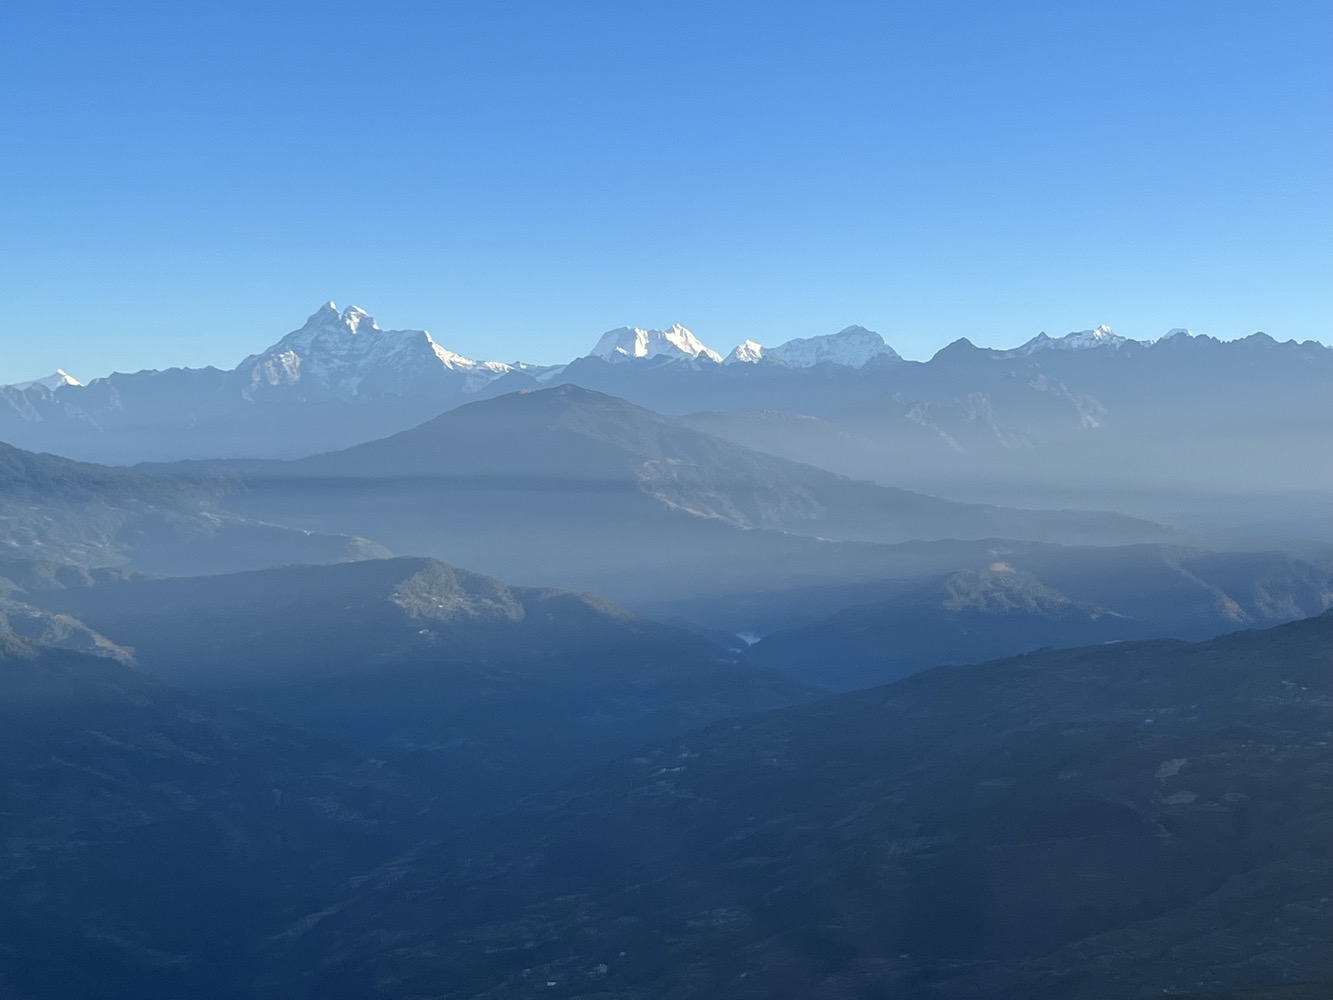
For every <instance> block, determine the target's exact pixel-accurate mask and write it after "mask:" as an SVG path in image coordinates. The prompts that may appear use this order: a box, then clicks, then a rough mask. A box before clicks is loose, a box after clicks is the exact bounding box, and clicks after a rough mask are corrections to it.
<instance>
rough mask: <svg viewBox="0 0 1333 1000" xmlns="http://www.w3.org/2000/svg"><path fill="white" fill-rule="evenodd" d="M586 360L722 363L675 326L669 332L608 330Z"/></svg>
mask: <svg viewBox="0 0 1333 1000" xmlns="http://www.w3.org/2000/svg"><path fill="white" fill-rule="evenodd" d="M589 357H594V358H602V359H603V360H604V361H610V362H613V363H615V362H625V361H632V360H634V359H636V358H645V359H646V358H663V357H664V358H669V359H671V360H674V361H696V362H697V361H711V362H713V363H714V364H720V363H721V361H722V355H720V354H718V353H717V352H716V351H711V350H709V349H708V348H707V347H705V346H704V345H703V344H702V343H701V342H700V341H699V338H698V337H696V336H695V335H694V334H692V333H690V331H689V330H687V329H685V327H683V326H681V325H680V324H679V323H676V324H675V325H673V326H672V327H671V328H670V329H669V330H641V329H639V328H638V327H637V326H634V327H630V326H622V327H620V328H619V329H617V330H608V331H607V332H606V333H604V334H602V338H601V339H600V340H599V341H597V346H596V347H594V348H593V349H592V353H591V354H590V355H589Z"/></svg>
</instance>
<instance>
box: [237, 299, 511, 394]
mask: <svg viewBox="0 0 1333 1000" xmlns="http://www.w3.org/2000/svg"><path fill="white" fill-rule="evenodd" d="M514 370H515V369H514V367H513V366H511V365H507V364H505V363H504V362H501V361H473V360H472V359H471V358H465V357H463V356H462V355H461V354H455V353H454V352H453V351H450V350H448V349H446V348H444V347H441V346H440V345H439V344H437V343H436V342H435V341H434V340H432V339H431V336H430V334H429V333H427V332H426V331H425V330H381V329H380V328H379V325H378V324H377V323H376V322H375V320H374V318H373V317H371V316H370V314H369V313H367V312H366V311H365V310H364V309H360V308H358V307H356V306H349V307H348V308H346V309H344V310H343V311H342V312H341V313H339V312H338V308H337V306H335V305H334V304H333V303H332V302H328V303H325V304H324V305H323V306H321V307H320V308H319V309H318V310H317V311H316V312H315V313H314V315H312V316H311V317H310V318H309V319H308V320H306V322H305V325H304V326H302V327H301V328H300V329H299V330H294V331H293V332H291V333H289V334H287V336H285V337H283V338H282V339H281V340H280V341H278V342H277V343H276V344H274V345H273V346H272V347H270V348H269V349H268V350H266V351H264V352H263V353H262V354H256V355H252V356H251V357H249V358H246V359H245V360H244V361H242V362H241V364H240V365H239V366H238V367H237V369H236V372H237V374H238V375H240V376H241V377H242V378H243V379H244V381H245V384H246V388H245V390H244V392H245V395H246V396H247V397H251V396H253V395H254V394H255V393H257V392H264V391H267V390H271V389H275V388H278V387H282V386H296V387H299V388H300V389H302V390H304V391H306V392H312V391H313V392H315V393H318V394H321V395H334V396H339V397H350V396H356V395H359V394H361V393H362V392H364V391H366V390H368V389H371V388H374V389H381V390H382V389H391V388H392V386H394V385H395V384H400V385H405V384H411V383H413V382H417V381H419V380H420V379H422V378H429V377H431V376H432V375H435V376H438V375H439V374H440V373H441V372H442V371H447V372H458V373H460V374H462V375H463V376H464V387H463V388H464V391H465V392H475V391H477V390H479V389H481V388H482V387H484V386H485V385H487V384H488V383H489V382H492V381H494V380H495V379H497V378H499V377H500V376H502V375H505V374H508V373H509V372H511V371H514Z"/></svg>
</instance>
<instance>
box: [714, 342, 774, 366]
mask: <svg viewBox="0 0 1333 1000" xmlns="http://www.w3.org/2000/svg"><path fill="white" fill-rule="evenodd" d="M763 360H764V348H763V346H762V345H761V344H760V343H759V342H758V341H754V340H745V341H742V342H741V343H739V344H737V345H736V346H735V347H733V348H732V349H731V353H730V354H728V355H727V357H726V359H725V360H724V361H723V362H722V363H723V364H724V365H757V364H758V363H759V362H760V361H763Z"/></svg>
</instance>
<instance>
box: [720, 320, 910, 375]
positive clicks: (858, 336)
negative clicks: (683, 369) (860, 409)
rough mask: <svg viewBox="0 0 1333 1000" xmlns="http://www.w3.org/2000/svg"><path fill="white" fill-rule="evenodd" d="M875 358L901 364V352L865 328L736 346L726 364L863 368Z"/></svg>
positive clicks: (752, 342)
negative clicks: (771, 343)
mask: <svg viewBox="0 0 1333 1000" xmlns="http://www.w3.org/2000/svg"><path fill="white" fill-rule="evenodd" d="M876 358H882V359H885V360H888V361H901V360H902V358H900V357H899V356H898V352H897V351H895V350H894V349H893V348H892V347H890V346H889V345H888V344H886V343H885V342H884V338H883V337H881V336H880V335H879V334H878V333H875V332H874V331H873V330H867V329H866V328H865V327H863V326H849V327H847V328H846V329H845V330H840V331H839V332H837V333H829V334H825V335H823V336H821V337H800V338H797V339H795V340H789V341H787V342H786V343H784V344H779V345H778V346H777V347H761V346H760V345H759V344H758V343H757V342H755V341H753V340H747V341H745V342H744V343H742V344H739V345H737V347H736V349H735V350H733V351H732V352H731V353H730V354H728V355H727V359H726V361H725V362H724V364H728V365H736V364H751V365H753V364H759V363H760V362H761V361H762V362H770V363H777V364H782V365H785V366H787V367H788V368H813V367H814V366H815V365H822V364H831V365H842V366H844V367H847V368H864V367H865V366H866V365H867V364H869V363H870V362H871V361H873V360H875V359H876Z"/></svg>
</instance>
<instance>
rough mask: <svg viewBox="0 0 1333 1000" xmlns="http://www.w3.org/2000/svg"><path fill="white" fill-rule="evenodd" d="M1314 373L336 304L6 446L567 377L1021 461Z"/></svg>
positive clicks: (35, 422) (2, 398) (1111, 338)
mask: <svg viewBox="0 0 1333 1000" xmlns="http://www.w3.org/2000/svg"><path fill="white" fill-rule="evenodd" d="M1259 375H1263V376H1264V377H1265V378H1266V379H1267V380H1268V382H1267V383H1260V384H1256V385H1253V386H1249V387H1247V388H1249V389H1252V390H1253V392H1254V394H1255V395H1256V398H1254V399H1247V400H1243V401H1240V403H1239V405H1237V404H1236V401H1234V400H1226V401H1224V400H1221V399H1219V398H1218V397H1217V394H1216V393H1210V390H1211V389H1212V385H1211V384H1210V380H1215V379H1219V378H1220V379H1221V380H1222V381H1223V382H1228V383H1237V382H1240V383H1242V384H1243V383H1244V382H1245V380H1246V379H1252V378H1253V377H1255V376H1259ZM1311 378H1322V379H1323V382H1322V383H1321V385H1326V384H1327V383H1329V382H1330V381H1331V380H1333V349H1329V348H1327V347H1324V346H1323V345H1321V344H1319V343H1316V342H1314V341H1306V342H1305V343H1303V344H1296V343H1295V342H1291V341H1289V342H1287V343H1284V344H1279V343H1277V342H1276V341H1274V340H1272V338H1269V337H1268V336H1266V335H1264V334H1254V335H1252V336H1250V337H1247V338H1244V339H1243V340H1238V341H1232V342H1228V343H1223V342H1220V341H1217V340H1215V339H1213V338H1210V337H1196V336H1193V335H1191V334H1190V333H1189V332H1188V331H1186V330H1181V329H1178V330H1173V331H1171V332H1170V333H1169V334H1168V335H1167V336H1165V337H1163V338H1162V339H1160V340H1157V341H1152V342H1149V341H1137V340H1130V339H1127V338H1124V337H1121V336H1118V335H1117V334H1115V333H1114V332H1113V331H1111V330H1110V329H1109V328H1108V327H1105V326H1100V327H1097V328H1095V329H1092V330H1085V331H1079V332H1075V333H1071V334H1068V335H1066V336H1063V337H1049V336H1047V335H1046V334H1044V333H1043V334H1039V335H1038V336H1036V337H1034V338H1032V339H1031V340H1029V341H1028V342H1027V343H1025V344H1023V345H1021V346H1019V347H1016V348H1012V349H1009V350H992V349H989V348H978V347H976V346H974V345H973V344H972V343H971V342H970V341H968V340H966V339H960V340H957V341H955V342H953V343H952V344H950V345H948V346H947V347H945V348H943V349H941V350H940V351H939V352H937V353H936V355H935V356H934V357H932V358H931V359H930V360H929V361H927V362H914V361H904V360H903V359H902V358H901V357H900V356H899V354H898V353H897V352H896V351H894V350H893V348H892V347H890V346H889V345H888V344H887V343H886V342H885V340H884V338H883V337H881V336H880V335H879V334H878V333H875V332H873V331H871V330H867V329H865V328H863V327H859V326H850V327H847V328H845V329H843V330H841V331H839V332H837V333H833V334H827V335H823V336H813V337H806V338H797V339H795V340H788V341H786V342H785V343H781V344H778V345H776V346H765V345H763V344H760V343H758V342H757V341H754V340H749V341H745V342H744V343H742V344H740V345H738V346H737V347H736V348H734V349H733V350H732V351H731V352H729V353H728V354H726V355H725V356H724V355H723V354H722V353H720V352H718V351H715V350H713V349H711V348H710V347H708V346H707V345H706V344H705V343H704V342H703V341H701V340H700V339H699V338H698V337H696V336H695V335H694V334H693V333H692V332H691V331H689V330H688V329H686V328H685V327H683V326H680V325H679V324H677V325H674V326H672V327H670V328H667V329H663V330H654V329H641V328H638V327H622V328H619V329H616V330H611V331H609V332H607V333H606V334H604V335H603V336H602V337H601V338H600V339H599V340H598V341H597V343H596V344H595V345H594V346H593V348H592V350H591V351H590V352H589V353H588V354H587V355H585V356H583V357H581V358H577V359H575V360H573V361H571V362H569V363H568V364H564V365H532V364H527V363H523V362H504V361H494V360H489V361H488V360H474V359H472V358H468V357H465V356H463V355H461V354H458V353H456V352H454V351H451V350H449V349H448V348H446V347H444V346H442V345H441V344H439V343H437V342H436V341H435V340H434V338H433V337H432V336H431V335H430V334H429V333H428V332H427V331H425V330H382V329H380V328H379V326H378V325H377V324H376V323H375V320H374V319H373V317H371V316H370V315H369V314H368V313H366V312H365V311H364V310H362V309H360V308H358V307H356V306H352V307H349V308H346V309H344V310H342V311H341V312H339V311H338V309H337V308H336V307H335V306H334V304H333V303H331V302H330V303H326V304H324V305H323V306H321V307H320V308H319V309H318V310H316V312H315V313H314V314H313V315H311V317H310V318H309V319H308V320H307V321H306V322H305V324H304V325H302V326H301V327H300V328H299V329H297V330H294V331H292V332H291V333H288V334H287V335H285V336H283V337H282V338H280V339H279V340H278V341H277V342H276V343H275V344H273V345H272V346H271V347H269V348H267V349H266V350H264V351H261V352H259V353H258V354H253V355H251V356H249V357H247V358H246V359H244V360H243V361H242V362H241V363H240V364H239V365H238V366H237V367H236V368H234V369H231V370H229V371H223V370H220V369H217V368H201V369H188V368H173V369H168V370H165V371H143V372H137V373H132V374H121V373H117V374H113V375H110V376H107V377H105V378H99V379H94V380H92V381H91V382H89V383H88V384H87V385H80V384H78V382H77V380H75V379H73V378H71V377H69V376H68V375H66V374H65V373H64V372H57V373H56V374H55V375H53V376H51V377H49V378H46V379H41V380H37V381H35V382H29V383H21V384H19V385H11V386H0V440H4V441H8V442H10V443H12V444H15V445H17V446H19V447H23V448H26V449H29V450H35V451H51V452H54V453H57V454H61V455H65V456H68V457H72V458H78V459H82V460H88V461H98V462H104V463H112V464H130V463H134V462H139V461H171V460H177V459H182V458H221V457H237V458H239V457H280V458H295V457H302V456H305V455H310V454H315V453H318V452H321V451H332V450H336V449H339V448H343V447H347V446H349V445H353V444H358V443H361V442H364V441H369V440H374V439H376V438H380V437H386V436H388V435H390V434H392V433H395V432H397V431H400V430H404V429H406V428H409V427H412V426H415V425H417V424H420V423H422V422H424V421H425V420H427V419H429V418H431V417H433V416H436V415H437V414H439V413H441V412H444V411H446V410H449V409H453V408H455V407H457V406H459V405H462V404H463V403H466V402H469V401H472V400H476V399H481V398H489V397H493V396H498V395H504V394H506V393H510V392H516V391H523V390H530V389H536V388H541V387H543V386H549V385H556V384H562V383H565V384H574V385H579V386H582V387H584V388H588V389H595V390H598V391H601V392H605V393H608V394H610V395H615V396H621V397H623V398H626V399H628V400H630V401H631V402H635V403H638V404H640V405H644V406H648V407H650V408H652V409H655V410H658V411H661V412H664V413H672V414H686V413H692V412H698V411H718V412H721V413H730V414H740V413H746V412H749V411H759V410H780V411H783V412H787V413H796V414H802V415H807V416H815V417H820V418H834V419H844V418H847V417H849V416H850V417H856V418H857V419H863V418H864V417H866V416H870V417H872V418H873V419H874V420H876V421H877V423H879V424H881V425H883V424H885V423H886V421H887V423H889V424H891V425H892V426H891V427H889V428H888V430H889V432H890V433H891V434H892V435H893V437H894V442H895V444H894V447H895V448H900V446H901V444H902V443H903V442H908V444H909V445H910V447H913V448H915V447H918V446H920V447H923V448H925V449H926V451H927V452H928V453H929V454H930V455H932V456H939V455H944V454H945V453H946V452H948V451H954V452H960V453H961V452H972V451H975V449H977V448H978V447H980V448H982V449H983V450H985V449H992V450H993V449H994V448H995V447H999V448H1000V449H1001V452H1000V453H1001V454H1007V453H1008V452H1012V451H1013V450H1014V449H1020V450H1021V449H1030V448H1036V449H1038V450H1042V449H1044V448H1045V447H1046V446H1047V444H1048V443H1049V442H1050V441H1051V440H1052V439H1058V438H1064V437H1067V436H1068V435H1069V434H1070V433H1075V434H1077V433H1080V432H1084V431H1091V432H1095V431H1097V430H1098V429H1099V428H1100V427H1102V426H1103V425H1106V424H1107V423H1108V421H1109V422H1111V423H1114V422H1116V421H1117V420H1118V419H1121V418H1122V417H1129V418H1133V417H1134V416H1135V415H1134V414H1133V413H1130V412H1128V411H1121V410H1118V409H1117V405H1118V400H1117V399H1116V397H1117V395H1120V396H1123V395H1124V391H1123V387H1124V386H1131V387H1133V388H1134V390H1135V391H1136V392H1138V393H1139V394H1140V395H1141V396H1142V397H1143V405H1142V406H1141V407H1140V409H1141V410H1142V413H1143V416H1144V418H1145V419H1146V420H1148V421H1149V422H1151V423H1153V424H1154V425H1155V426H1164V425H1169V424H1170V422H1171V420H1172V419H1173V418H1174V417H1175V416H1176V415H1177V414H1178V413H1184V414H1185V415H1187V416H1188V415H1190V414H1212V413H1213V412H1215V411H1216V412H1219V413H1221V414H1222V415H1223V416H1225V417H1226V418H1227V419H1231V420H1240V421H1241V422H1242V423H1243V422H1244V418H1245V416H1246V415H1247V414H1249V413H1251V412H1253V413H1255V414H1256V416H1257V417H1258V416H1264V415H1265V414H1267V413H1269V412H1270V411H1273V410H1274V409H1276V410H1278V411H1280V412H1281V413H1282V414H1283V416H1282V419H1288V417H1287V416H1286V414H1287V413H1292V414H1293V415H1294V414H1295V412H1296V408H1297V403H1298V401H1297V400H1287V399H1285V398H1284V396H1285V383H1286V382H1287V381H1289V380H1290V381H1293V382H1297V383H1301V382H1304V383H1308V382H1309V381H1310V379H1311ZM1268 383H1272V384H1268ZM1325 395H1326V394H1325ZM1206 422H1207V421H1205V423H1206ZM1249 422H1250V423H1251V424H1253V423H1256V422H1257V420H1251V421H1249ZM882 429H883V428H881V430H882ZM877 433H879V432H878V431H877ZM1084 436H1085V437H1086V434H1085V435H1084ZM971 438H975V440H973V439H971ZM914 441H915V443H913V442H914ZM750 443H754V442H750Z"/></svg>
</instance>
